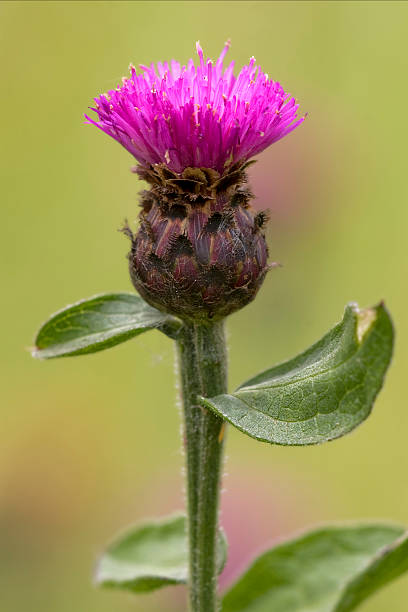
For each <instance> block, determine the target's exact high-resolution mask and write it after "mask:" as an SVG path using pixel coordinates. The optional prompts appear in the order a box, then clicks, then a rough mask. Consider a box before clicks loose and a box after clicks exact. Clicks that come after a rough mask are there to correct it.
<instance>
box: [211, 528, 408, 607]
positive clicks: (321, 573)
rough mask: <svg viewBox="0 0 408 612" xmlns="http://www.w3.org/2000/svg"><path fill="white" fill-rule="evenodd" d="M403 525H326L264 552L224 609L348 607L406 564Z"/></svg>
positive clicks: (406, 542) (407, 544)
mask: <svg viewBox="0 0 408 612" xmlns="http://www.w3.org/2000/svg"><path fill="white" fill-rule="evenodd" d="M403 533H404V530H403V529H402V528H401V527H397V526H391V525H369V526H357V527H328V528H324V529H319V530H317V531H313V532H311V533H308V534H306V535H303V536H301V537H300V538H298V539H296V540H292V541H289V542H285V543H284V544H281V545H280V546H277V547H276V548H273V549H272V550H270V551H268V552H266V553H264V554H263V555H261V556H260V557H259V558H258V559H257V560H256V561H255V562H254V563H253V564H252V566H251V567H250V568H249V569H248V571H247V572H246V573H245V574H244V575H243V576H242V577H241V578H240V579H239V580H238V582H237V583H236V584H235V585H234V586H233V587H232V588H231V589H230V590H229V591H228V592H227V593H226V595H225V597H224V600H223V605H222V612H271V611H272V610H273V612H350V611H351V610H354V609H355V608H356V607H357V606H358V605H359V603H361V602H362V601H364V600H365V599H366V598H367V597H369V596H370V595H371V594H372V593H374V592H375V591H376V590H378V589H380V588H381V587H382V586H384V585H385V584H387V583H388V582H390V581H391V580H393V579H395V578H397V577H398V576H400V575H401V574H402V573H404V572H406V571H407V570H408V539H407V536H406V535H403Z"/></svg>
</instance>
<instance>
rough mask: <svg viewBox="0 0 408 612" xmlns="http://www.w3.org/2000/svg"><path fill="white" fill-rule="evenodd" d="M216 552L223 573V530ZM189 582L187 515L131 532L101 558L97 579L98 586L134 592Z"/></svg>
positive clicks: (224, 549)
mask: <svg viewBox="0 0 408 612" xmlns="http://www.w3.org/2000/svg"><path fill="white" fill-rule="evenodd" d="M217 553H218V569H219V573H221V572H222V570H223V568H224V565H225V562H226V559H227V541H226V538H225V534H224V532H223V531H222V530H221V531H220V534H219V539H218V551H217ZM187 580H188V546H187V534H186V518H185V516H173V517H169V518H166V519H164V520H163V521H160V522H152V523H146V524H144V525H140V526H136V527H133V528H131V529H130V530H128V531H127V532H125V533H124V534H123V535H122V536H120V537H119V538H118V539H117V540H116V541H115V542H113V544H112V545H111V546H110V547H109V548H108V550H107V551H106V552H105V553H104V555H103V556H102V557H101V559H100V561H99V563H98V566H97V569H96V576H95V581H96V584H98V585H99V586H103V587H111V588H117V589H125V590H128V591H132V592H134V593H143V592H147V591H153V590H155V589H159V588H161V587H164V586H167V585H174V584H186V583H187Z"/></svg>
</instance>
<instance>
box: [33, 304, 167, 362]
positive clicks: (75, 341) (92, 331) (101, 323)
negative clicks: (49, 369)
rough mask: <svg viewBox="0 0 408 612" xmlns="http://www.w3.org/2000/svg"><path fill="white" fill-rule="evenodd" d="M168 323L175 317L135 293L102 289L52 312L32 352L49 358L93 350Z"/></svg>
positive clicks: (108, 346) (112, 344) (165, 325)
mask: <svg viewBox="0 0 408 612" xmlns="http://www.w3.org/2000/svg"><path fill="white" fill-rule="evenodd" d="M172 326H177V322H176V319H174V318H173V317H170V316H168V315H166V314H163V313H162V312H160V311H159V310H156V309H155V308H152V307H151V306H149V305H148V304H146V302H145V301H144V300H142V298H141V297H139V296H138V295H134V294H132V293H106V294H103V295H96V296H94V297H91V298H89V299H85V300H81V301H80V302H77V303H76V304H72V305H71V306H67V307H66V308H63V309H62V310H60V311H59V312H57V313H55V314H54V315H52V316H51V318H50V319H48V321H46V322H45V323H44V325H42V327H41V329H40V331H39V332H38V334H37V337H36V339H35V348H34V350H33V351H32V354H33V357H37V358H39V359H51V358H53V357H65V356H73V355H84V354H86V353H95V352H97V351H102V350H104V349H107V348H110V347H111V346H115V345H116V344H119V343H120V342H125V340H129V339H130V338H133V337H134V336H137V335H139V334H141V333H143V332H145V331H148V330H149V329H155V328H163V330H165V329H167V328H170V327H172ZM168 335H170V334H168Z"/></svg>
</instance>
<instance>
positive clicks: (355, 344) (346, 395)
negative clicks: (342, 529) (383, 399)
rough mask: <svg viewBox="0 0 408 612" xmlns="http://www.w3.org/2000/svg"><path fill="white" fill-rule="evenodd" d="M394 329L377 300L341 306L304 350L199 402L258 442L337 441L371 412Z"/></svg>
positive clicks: (388, 357)
mask: <svg viewBox="0 0 408 612" xmlns="http://www.w3.org/2000/svg"><path fill="white" fill-rule="evenodd" d="M392 345H393V328H392V323H391V319H390V317H389V315H388V313H387V311H386V309H385V307H384V305H383V304H379V305H378V306H376V307H374V308H369V309H366V310H362V311H360V310H358V309H357V307H356V306H355V305H349V306H348V307H347V308H346V311H345V315H344V318H343V321H342V322H341V323H339V324H338V325H336V326H335V327H334V328H333V329H332V330H331V331H330V332H329V333H328V334H326V336H324V337H323V338H322V340H320V341H319V342H317V343H316V344H314V345H313V346H312V347H311V348H310V349H308V350H307V351H305V352H304V353H302V354H301V355H298V356H297V357H295V358H294V359H292V360H290V361H288V362H286V363H283V364H281V365H279V366H276V367H274V368H272V369H270V370H266V371H265V372H263V373H262V374H259V375H258V376H256V377H255V378H252V379H251V380H249V381H248V382H246V383H245V384H244V385H242V386H241V387H240V388H239V389H238V390H237V391H235V392H234V393H232V394H230V395H228V394H224V395H218V396H217V397H212V398H209V399H208V398H201V401H202V403H203V405H204V406H206V407H208V408H210V409H211V410H213V411H214V412H215V413H216V414H218V415H219V416H221V417H222V418H223V419H225V420H227V421H229V422H230V423H232V425H235V427H237V428H238V429H239V430H240V431H242V432H244V433H246V434H248V435H249V436H251V437H253V438H256V439H257V440H260V441H262V442H270V443H273V444H285V445H306V444H318V443H321V442H325V441H328V440H332V439H334V438H339V437H340V436H343V435H344V434H346V433H348V432H349V431H351V430H352V429H354V428H355V427H357V425H359V424H360V423H361V422H362V421H364V419H366V418H367V416H368V415H369V414H370V412H371V408H372V405H373V402H374V399H375V397H376V395H377V393H378V392H379V390H380V389H381V387H382V384H383V379H384V375H385V372H386V370H387V367H388V365H389V363H390V360H391V355H392Z"/></svg>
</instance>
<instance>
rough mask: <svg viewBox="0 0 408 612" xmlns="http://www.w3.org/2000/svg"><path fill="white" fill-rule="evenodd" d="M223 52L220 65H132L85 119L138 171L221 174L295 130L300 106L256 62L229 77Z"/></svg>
mask: <svg viewBox="0 0 408 612" xmlns="http://www.w3.org/2000/svg"><path fill="white" fill-rule="evenodd" d="M228 48H229V42H227V43H226V44H225V47H224V49H223V50H222V52H221V54H220V56H219V58H218V60H217V61H216V63H215V64H213V62H212V60H210V59H208V60H206V61H205V60H204V56H203V51H202V49H201V47H200V45H199V43H197V53H198V57H199V65H198V66H195V65H194V62H193V60H191V59H190V60H189V62H188V64H187V66H180V64H179V63H178V62H176V61H174V60H173V61H172V62H171V63H170V66H169V64H168V63H167V62H164V63H161V62H158V63H157V66H155V65H154V64H151V66H150V68H149V67H147V66H140V68H141V70H142V73H141V74H137V73H136V70H135V68H134V67H133V66H131V76H130V78H123V79H122V86H121V87H118V88H117V89H113V90H111V91H108V93H106V94H102V95H101V96H99V98H95V102H96V108H92V110H94V111H95V112H96V113H97V115H98V120H97V121H94V120H93V119H91V118H89V117H88V116H86V119H87V121H88V123H92V124H94V125H96V126H97V127H98V128H100V129H101V130H102V131H103V132H105V133H106V134H108V135H109V136H112V138H114V139H115V140H117V141H118V142H119V143H120V144H121V145H122V146H124V147H125V149H127V150H128V151H129V153H131V154H132V155H133V156H134V157H135V158H136V160H137V161H138V162H139V163H140V164H141V165H143V166H149V165H150V164H160V163H164V164H166V165H167V166H168V167H169V168H170V169H171V170H173V171H174V172H178V173H180V172H182V171H183V170H184V169H185V168H187V167H199V168H200V167H201V168H213V169H215V170H217V171H218V172H220V173H221V174H222V173H223V172H224V171H225V170H227V169H228V168H229V167H230V166H232V165H234V164H236V163H237V162H244V161H246V160H248V159H249V158H251V157H253V156H254V155H256V154H258V153H260V152H261V151H263V150H264V149H266V147H268V146H269V145H271V144H272V143H274V142H276V141H277V140H280V139H281V138H283V136H286V134H288V133H289V132H291V131H292V130H294V129H295V128H296V127H297V126H298V125H299V124H300V123H301V122H302V121H303V120H304V117H301V118H298V116H297V110H298V107H299V105H298V104H297V103H296V101H295V99H294V98H292V97H291V96H290V95H289V94H287V93H285V91H284V90H283V88H282V86H281V85H280V84H279V83H277V82H275V81H272V80H270V79H269V78H268V75H267V74H265V73H264V72H262V70H261V69H260V67H259V66H257V65H256V64H255V58H253V57H252V58H251V60H250V62H249V64H248V65H247V66H244V67H243V68H242V70H241V71H240V73H239V74H238V76H237V77H235V76H234V73H233V69H234V62H231V63H230V64H229V66H228V67H227V68H226V69H224V66H223V61H224V58H225V55H226V53H227V51H228Z"/></svg>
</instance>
